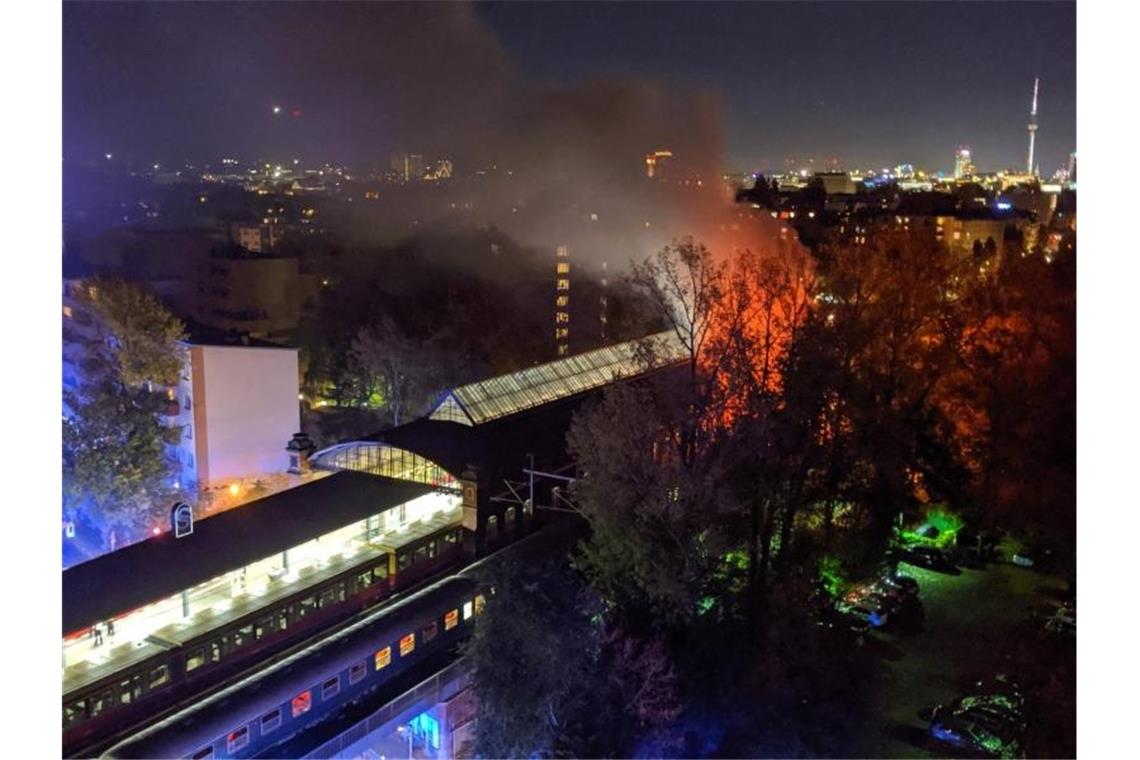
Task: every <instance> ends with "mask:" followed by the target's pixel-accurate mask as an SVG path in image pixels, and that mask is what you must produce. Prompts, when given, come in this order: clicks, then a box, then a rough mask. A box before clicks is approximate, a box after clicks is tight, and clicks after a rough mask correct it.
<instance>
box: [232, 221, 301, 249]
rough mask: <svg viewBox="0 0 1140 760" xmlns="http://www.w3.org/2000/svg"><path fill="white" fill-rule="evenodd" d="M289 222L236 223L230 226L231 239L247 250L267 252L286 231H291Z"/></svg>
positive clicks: (291, 227)
mask: <svg viewBox="0 0 1140 760" xmlns="http://www.w3.org/2000/svg"><path fill="white" fill-rule="evenodd" d="M293 229H294V228H293V226H292V225H289V224H278V223H269V224H248V223H244V224H243V223H238V224H234V225H232V226H231V228H230V236H231V239H232V240H233V241H234V242H235V243H237V244H238V245H240V246H241V247H242V248H244V249H246V250H247V251H252V252H253V253H269V252H270V251H272V250H273V247H274V246H276V245H277V243H279V242H280V241H281V238H282V237H284V236H285V235H286V234H287V233H289V232H292V231H293Z"/></svg>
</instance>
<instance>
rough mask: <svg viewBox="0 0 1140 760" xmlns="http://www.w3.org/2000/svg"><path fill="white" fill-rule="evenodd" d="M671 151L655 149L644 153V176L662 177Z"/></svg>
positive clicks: (650, 177) (651, 177)
mask: <svg viewBox="0 0 1140 760" xmlns="http://www.w3.org/2000/svg"><path fill="white" fill-rule="evenodd" d="M672 158H673V151H671V150H657V151H654V152H652V153H646V154H645V176H647V177H649V179H653V178H655V177H656V178H658V179H660V178H662V177H663V176H664V175H665V174H666V172H665V171H664V170H665V167H666V166H667V165H668V164H669V163H670V162H671V160H672Z"/></svg>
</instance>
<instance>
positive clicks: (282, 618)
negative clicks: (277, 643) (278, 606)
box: [277, 608, 289, 631]
mask: <svg viewBox="0 0 1140 760" xmlns="http://www.w3.org/2000/svg"><path fill="white" fill-rule="evenodd" d="M277 630H279V631H287V630H289V610H288V608H286V609H282V610H280V611H279V612H278V613H277Z"/></svg>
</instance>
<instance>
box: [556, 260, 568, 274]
mask: <svg viewBox="0 0 1140 760" xmlns="http://www.w3.org/2000/svg"><path fill="white" fill-rule="evenodd" d="M558 274H570V262H568V261H559V262H558Z"/></svg>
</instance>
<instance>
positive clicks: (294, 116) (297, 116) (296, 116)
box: [289, 108, 301, 119]
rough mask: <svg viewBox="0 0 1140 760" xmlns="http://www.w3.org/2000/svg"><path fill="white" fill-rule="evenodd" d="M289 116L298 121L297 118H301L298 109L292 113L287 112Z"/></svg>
mask: <svg viewBox="0 0 1140 760" xmlns="http://www.w3.org/2000/svg"><path fill="white" fill-rule="evenodd" d="M289 114H290V115H291V116H292V117H293V118H294V119H299V118H301V109H300V108H294V109H293V110H292V111H290V112H289Z"/></svg>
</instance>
